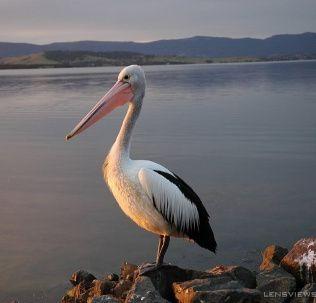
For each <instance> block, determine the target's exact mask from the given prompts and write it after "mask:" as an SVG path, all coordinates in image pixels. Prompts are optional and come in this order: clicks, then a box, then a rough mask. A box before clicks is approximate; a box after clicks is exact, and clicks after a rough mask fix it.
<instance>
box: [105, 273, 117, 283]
mask: <svg viewBox="0 0 316 303" xmlns="http://www.w3.org/2000/svg"><path fill="white" fill-rule="evenodd" d="M106 278H107V279H108V280H109V281H115V282H116V281H118V280H119V279H120V277H119V276H118V275H117V274H115V273H112V274H109V275H108V276H107V277H106Z"/></svg>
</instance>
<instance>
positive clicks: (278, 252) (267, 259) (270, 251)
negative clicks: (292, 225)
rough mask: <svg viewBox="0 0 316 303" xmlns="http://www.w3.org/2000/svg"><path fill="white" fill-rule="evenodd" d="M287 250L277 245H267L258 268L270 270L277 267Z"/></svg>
mask: <svg viewBox="0 0 316 303" xmlns="http://www.w3.org/2000/svg"><path fill="white" fill-rule="evenodd" d="M288 252H289V251H288V249H286V248H283V247H281V246H278V245H270V246H268V247H267V248H266V249H265V250H264V252H263V254H262V263H261V265H260V270H270V269H273V268H275V267H277V266H278V265H279V264H280V262H281V260H282V259H283V257H284V256H285V255H286V254H287V253H288Z"/></svg>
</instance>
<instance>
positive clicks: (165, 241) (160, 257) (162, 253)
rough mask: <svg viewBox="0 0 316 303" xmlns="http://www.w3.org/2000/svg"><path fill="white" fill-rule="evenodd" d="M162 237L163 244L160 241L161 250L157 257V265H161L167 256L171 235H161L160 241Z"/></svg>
mask: <svg viewBox="0 0 316 303" xmlns="http://www.w3.org/2000/svg"><path fill="white" fill-rule="evenodd" d="M161 239H162V245H160V243H159V246H158V247H159V248H160V249H159V250H158V254H157V259H156V266H157V267H159V266H160V265H161V264H162V263H163V259H164V257H165V254H166V251H167V249H168V246H169V242H170V237H169V236H160V241H161Z"/></svg>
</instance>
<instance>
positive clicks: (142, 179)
mask: <svg viewBox="0 0 316 303" xmlns="http://www.w3.org/2000/svg"><path fill="white" fill-rule="evenodd" d="M145 88H146V79H145V73H144V71H143V69H142V68H141V67H140V66H138V65H130V66H128V67H125V68H124V69H123V70H122V71H121V72H120V73H119V75H118V79H117V81H116V83H115V84H114V86H113V87H112V88H111V89H110V90H109V91H108V92H107V93H106V94H105V95H104V96H103V97H102V98H101V100H100V101H99V102H98V103H97V104H96V105H95V106H94V107H93V108H92V109H91V110H90V112H88V114H87V115H86V116H85V117H84V118H83V119H82V120H81V121H80V122H79V123H78V124H77V126H75V128H74V129H73V130H72V131H71V132H70V133H69V134H68V135H67V136H66V140H69V139H70V138H72V137H74V136H76V135H78V134H79V133H81V132H83V131H84V130H85V129H87V128H88V127H90V126H91V125H93V124H94V123H96V122H97V121H98V120H100V119H101V118H102V117H104V116H106V115H107V114H109V113H110V112H111V111H113V110H114V109H115V108H117V107H119V106H122V105H124V104H128V110H127V113H126V115H125V118H124V120H123V123H122V126H121V129H120V131H119V133H118V136H117V138H116V140H115V142H114V144H113V146H112V147H111V149H110V152H109V153H108V155H107V156H106V158H105V161H104V164H103V175H104V180H105V182H106V184H107V186H108V187H109V189H110V191H111V192H112V194H113V196H114V198H115V199H116V201H117V203H118V204H119V206H120V208H121V209H122V211H123V212H124V213H125V215H127V216H128V217H129V218H130V219H131V220H133V221H134V222H135V223H136V224H137V225H139V226H140V227H142V228H143V229H145V230H147V231H149V232H152V233H154V234H156V235H158V236H159V244H158V249H157V256H156V262H155V263H150V264H146V266H145V264H144V268H147V269H148V270H149V269H150V268H157V267H159V266H161V265H162V264H163V260H164V256H165V253H166V251H167V248H168V245H169V241H170V237H171V236H173V237H181V238H186V239H189V240H193V241H194V242H195V243H197V244H198V245H199V246H201V247H203V248H205V249H208V250H210V251H212V252H214V253H215V251H216V246H217V244H216V241H215V238H214V234H213V231H212V228H211V226H210V224H209V214H208V212H207V210H206V209H205V207H204V206H203V204H202V201H201V200H200V198H199V197H198V195H197V194H196V193H195V192H194V191H193V190H192V188H191V187H190V186H189V185H188V184H187V183H186V182H184V181H183V180H182V179H181V178H180V177H179V176H178V175H176V174H175V173H173V172H172V171H170V170H169V169H167V168H165V167H164V166H162V165H160V164H157V163H155V162H151V161H147V160H132V159H131V158H130V145H131V136H132V131H133V128H134V126H135V123H136V120H137V118H138V116H139V114H140V111H141V108H142V103H143V99H144V96H145ZM151 270H152V269H151Z"/></svg>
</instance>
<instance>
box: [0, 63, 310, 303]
mask: <svg viewBox="0 0 316 303" xmlns="http://www.w3.org/2000/svg"><path fill="white" fill-rule="evenodd" d="M145 70H146V74H147V81H148V82H147V87H148V88H147V93H146V98H145V101H144V106H143V111H142V114H141V116H140V118H139V121H138V123H137V127H136V129H135V132H134V137H133V139H134V140H133V145H132V153H133V158H139V159H150V160H153V161H156V162H160V163H162V164H164V165H166V166H167V167H168V168H170V169H171V170H173V171H175V172H176V173H178V174H179V175H180V176H182V177H183V178H184V179H185V180H186V181H187V182H188V183H189V184H191V185H192V186H193V188H194V189H195V190H196V191H197V193H199V195H200V197H201V198H202V200H203V201H204V204H205V206H206V208H207V209H208V210H209V212H210V214H211V217H212V226H213V229H214V232H215V235H216V238H217V241H218V244H219V249H218V253H217V255H216V256H214V255H212V254H210V253H208V252H207V251H206V250H203V249H202V248H200V247H198V246H197V245H194V244H192V243H189V242H187V241H183V240H172V241H171V245H170V248H169V250H168V253H167V255H166V261H167V262H171V263H173V264H178V265H180V266H184V267H193V268H197V269H206V268H210V267H212V266H214V265H216V264H219V263H223V264H235V263H239V264H244V265H246V266H248V267H250V268H254V267H255V266H256V265H257V263H258V260H259V256H260V250H262V249H263V248H264V247H265V246H266V245H268V244H271V243H278V244H280V245H284V246H290V245H291V244H293V242H295V241H296V240H298V239H299V238H301V237H304V236H311V235H314V236H315V232H316V224H315V215H316V62H315V61H309V62H287V63H256V64H219V65H216V64H212V65H186V66H155V67H146V68H145ZM118 71H119V68H117V67H111V68H77V69H44V70H16V71H0V96H1V97H0V144H1V149H0V161H1V170H0V186H1V189H0V268H1V271H0V302H1V301H2V300H4V298H7V295H13V296H15V297H19V298H21V297H22V298H23V296H24V297H25V298H26V296H27V295H29V296H30V295H31V294H32V292H36V294H38V292H42V293H43V296H45V294H46V293H49V290H48V289H51V288H54V287H57V288H58V287H59V286H58V285H60V284H61V283H62V282H64V281H66V279H67V278H68V277H69V275H70V274H71V273H72V272H73V271H75V270H77V269H79V268H84V269H88V270H90V271H92V272H94V273H95V274H102V273H106V272H111V271H116V272H117V271H118V269H119V266H120V264H121V263H122V262H123V261H124V260H128V261H130V262H133V263H142V262H144V261H151V260H153V258H154V255H155V253H156V245H157V238H156V236H154V235H152V234H149V233H147V232H145V231H143V230H141V229H139V228H138V227H137V226H136V225H134V223H132V222H130V221H129V219H128V218H126V217H125V216H124V215H123V213H122V212H121V211H120V209H119V207H118V205H117V204H116V202H115V201H114V199H113V198H112V196H111V195H110V193H109V191H108V190H107V188H106V186H105V184H104V182H103V179H102V173H101V166H102V163H103V159H104V157H105V155H106V153H107V151H108V150H109V149H110V147H111V145H112V142H113V141H114V139H115V136H116V134H117V132H118V128H119V126H120V124H121V121H122V118H123V116H124V114H125V110H126V108H121V109H119V110H116V111H115V112H114V113H112V114H111V115H110V116H108V118H107V119H104V120H103V121H101V122H99V123H98V124H96V125H95V126H94V127H93V128H91V129H89V130H88V131H86V132H84V133H83V134H81V135H80V136H78V137H76V138H75V139H74V140H73V141H70V142H65V141H64V136H65V134H66V133H67V132H68V131H69V130H71V129H72V128H73V126H74V125H75V124H76V123H77V122H78V121H79V119H80V118H81V117H82V115H83V114H85V113H86V112H87V111H88V110H89V109H90V108H91V106H92V105H94V104H95V102H96V101H97V100H98V99H99V98H100V97H101V96H102V95H103V93H104V92H105V91H106V90H107V89H109V88H110V87H111V85H112V84H113V83H114V81H115V79H116V76H117V72H118ZM47 301H48V299H47ZM25 302H26V301H25ZM34 302H35V301H34Z"/></svg>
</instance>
